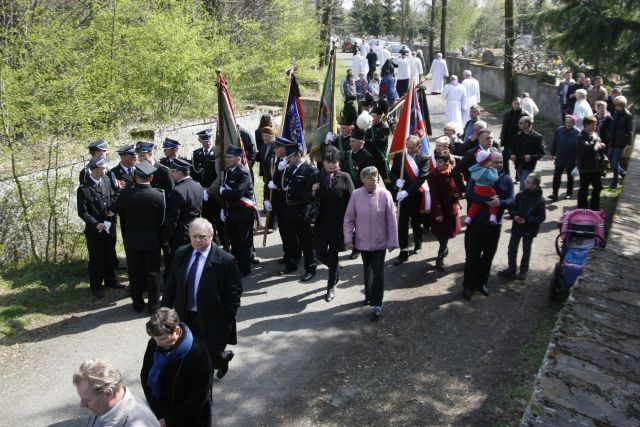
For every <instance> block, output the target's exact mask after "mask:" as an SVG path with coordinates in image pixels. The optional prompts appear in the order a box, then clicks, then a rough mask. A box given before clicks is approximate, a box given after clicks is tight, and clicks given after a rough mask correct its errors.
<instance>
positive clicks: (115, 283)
mask: <svg viewBox="0 0 640 427" xmlns="http://www.w3.org/2000/svg"><path fill="white" fill-rule="evenodd" d="M124 287H125V286H124V285H123V284H122V283H118V282H114V283H111V284H109V285H107V288H111V289H123V288H124Z"/></svg>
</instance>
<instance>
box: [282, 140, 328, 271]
mask: <svg viewBox="0 0 640 427" xmlns="http://www.w3.org/2000/svg"><path fill="white" fill-rule="evenodd" d="M288 142H289V143H288V144H287V145H286V153H287V159H288V161H289V163H288V165H287V166H286V168H284V169H283V170H280V168H278V170H277V171H276V172H275V174H274V179H273V181H274V184H275V186H276V187H277V188H278V190H280V191H281V192H282V195H283V199H284V200H283V207H282V222H281V224H280V228H281V230H282V247H283V249H284V255H285V258H286V259H287V263H286V266H285V268H284V270H282V271H280V274H281V275H283V274H288V273H292V272H294V271H296V270H297V269H298V261H299V260H300V252H301V251H302V254H303V256H304V270H305V274H304V275H303V276H302V278H301V279H300V280H301V281H302V282H308V281H309V280H311V279H312V278H313V277H314V276H315V274H316V268H317V265H318V264H317V262H316V258H315V255H314V252H313V235H312V231H311V225H309V224H308V223H306V222H305V221H304V219H303V216H304V211H305V209H306V208H307V205H308V204H309V203H311V199H312V192H311V188H312V187H313V184H315V183H316V182H318V170H317V169H316V168H314V167H313V166H311V165H310V164H309V163H308V162H307V161H306V160H305V159H304V153H303V152H302V151H300V147H299V146H298V144H296V143H293V142H290V141H288Z"/></svg>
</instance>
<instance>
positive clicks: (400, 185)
mask: <svg viewBox="0 0 640 427" xmlns="http://www.w3.org/2000/svg"><path fill="white" fill-rule="evenodd" d="M405 149H406V155H405V159H404V165H403V164H402V152H398V153H396V154H395V155H394V157H393V166H392V168H391V172H390V174H389V176H390V177H391V180H392V181H394V182H395V184H396V188H397V189H398V193H397V194H396V200H397V201H398V203H399V204H400V206H399V207H398V209H399V210H400V216H399V218H398V240H399V243H400V254H399V255H398V258H397V259H396V260H395V261H394V262H393V265H400V264H402V263H404V262H406V261H407V260H408V259H409V219H411V228H412V229H413V244H414V248H413V252H414V253H416V254H417V253H419V252H420V251H421V250H422V222H423V221H422V214H421V210H423V209H424V205H423V200H424V198H425V197H426V195H425V191H424V189H423V188H422V185H423V184H424V182H425V180H426V179H427V175H428V174H429V158H428V157H427V155H426V154H424V153H422V152H421V151H420V140H419V139H418V137H417V136H414V135H412V136H410V137H409V138H407V142H406V143H405ZM400 168H404V173H403V174H402V178H400V173H401V172H400V171H401V169H400Z"/></svg>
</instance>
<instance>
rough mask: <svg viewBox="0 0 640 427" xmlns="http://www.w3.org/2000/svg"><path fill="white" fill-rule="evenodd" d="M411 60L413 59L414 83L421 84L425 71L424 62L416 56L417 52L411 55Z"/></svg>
mask: <svg viewBox="0 0 640 427" xmlns="http://www.w3.org/2000/svg"><path fill="white" fill-rule="evenodd" d="M411 58H412V59H413V81H414V82H415V84H418V83H420V80H421V79H422V74H423V73H424V70H423V69H422V61H421V60H420V58H418V57H417V56H416V52H412V53H411Z"/></svg>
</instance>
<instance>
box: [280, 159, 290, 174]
mask: <svg viewBox="0 0 640 427" xmlns="http://www.w3.org/2000/svg"><path fill="white" fill-rule="evenodd" d="M288 164H289V160H287V159H284V160H280V163H278V170H279V171H280V172H282V171H283V170H285V169H286V168H287V165H288Z"/></svg>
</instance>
